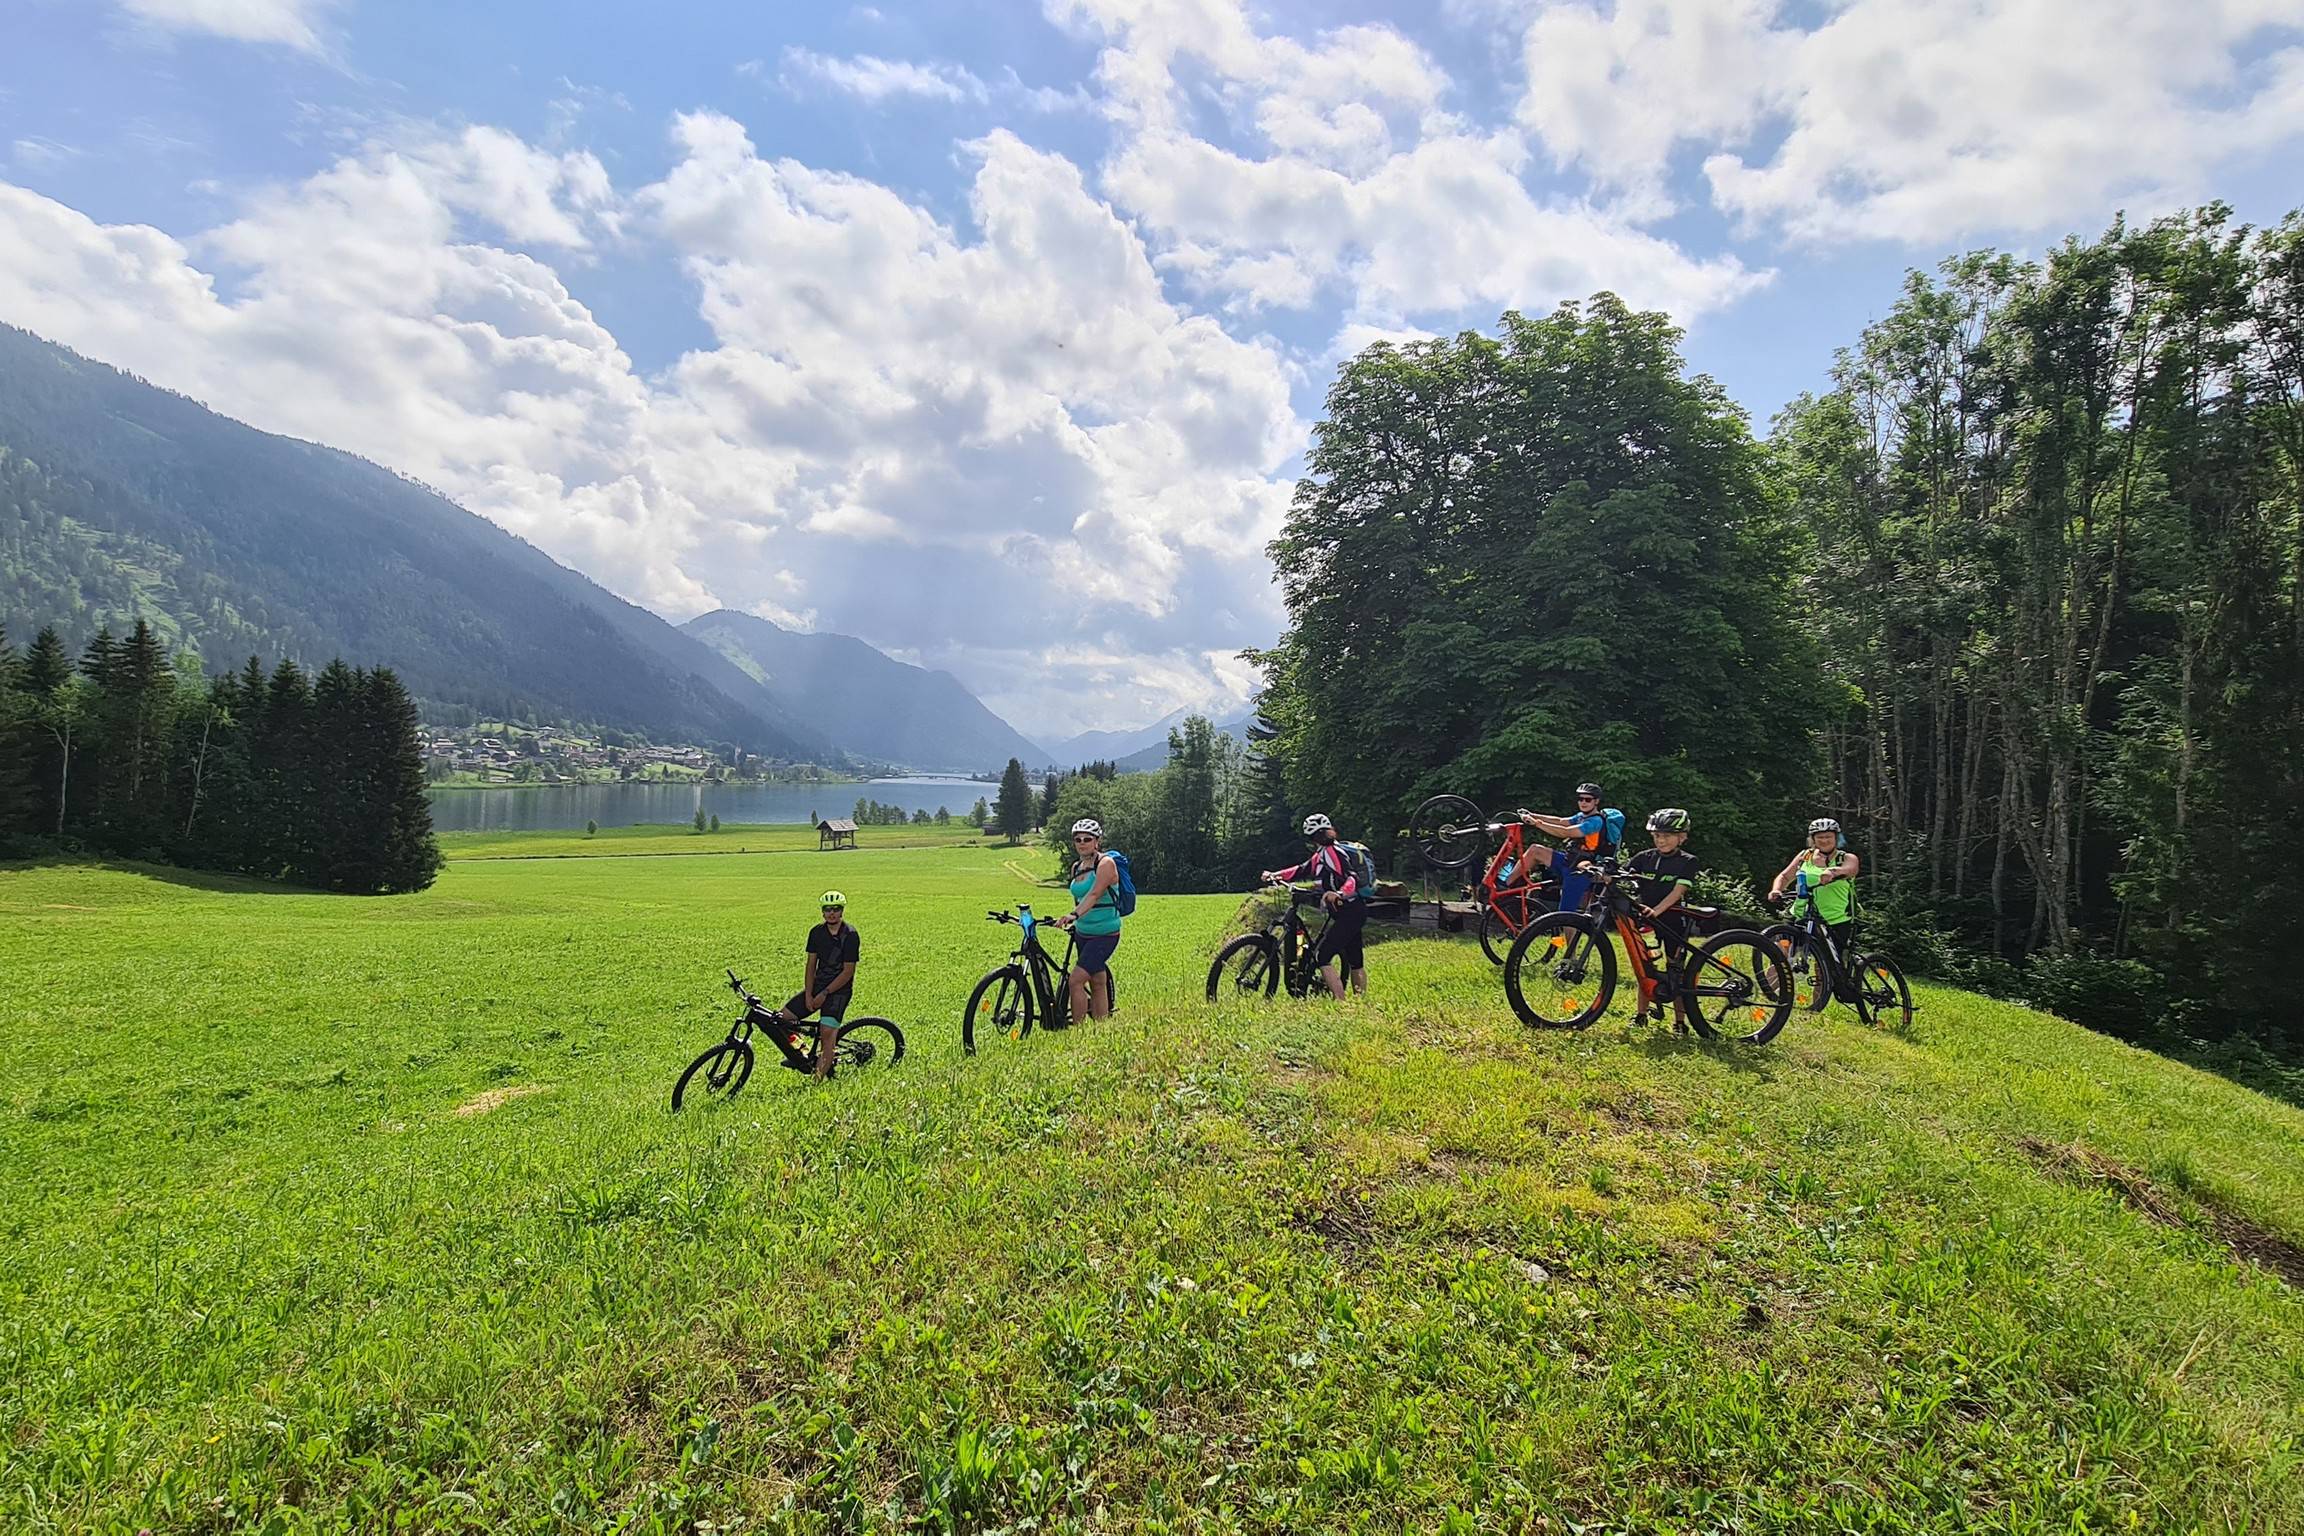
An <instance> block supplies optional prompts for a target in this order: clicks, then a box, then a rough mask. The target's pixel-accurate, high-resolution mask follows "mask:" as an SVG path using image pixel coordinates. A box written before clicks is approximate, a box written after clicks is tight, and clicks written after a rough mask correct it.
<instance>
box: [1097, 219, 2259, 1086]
mask: <svg viewBox="0 0 2304 1536" xmlns="http://www.w3.org/2000/svg"><path fill="white" fill-rule="evenodd" d="M1678 342H1679V337H1678V333H1677V332H1676V331H1675V330H1674V329H1673V328H1672V327H1671V325H1670V324H1669V322H1668V321H1667V320H1666V319H1665V318H1664V317H1662V316H1660V315H1653V314H1639V313H1635V312H1633V311H1631V310H1629V309H1627V308H1626V307H1625V306H1624V305H1622V304H1621V303H1619V302H1618V301H1617V300H1615V299H1614V298H1613V297H1610V296H1607V295H1603V296H1601V297H1599V298H1597V299H1595V300H1593V301H1591V302H1590V303H1589V304H1585V305H1571V306H1566V307H1564V308H1562V309H1561V310H1559V311H1558V312H1556V313H1554V314H1552V315H1549V316H1546V317H1543V318H1540V319H1529V318H1526V317H1523V316H1521V315H1517V314H1511V315H1506V316H1505V317H1504V319H1503V322H1502V325H1501V328H1500V333H1499V334H1497V335H1494V336H1488V335H1477V334H1467V335H1463V336H1458V337H1453V338H1440V339H1435V340H1432V341H1426V342H1418V343H1414V344H1411V345H1406V346H1393V345H1381V346H1377V347H1374V348H1371V349H1370V350H1368V351H1367V352H1364V353H1362V354H1361V355H1360V356H1359V357H1357V358H1354V359H1353V360H1351V361H1350V362H1349V363H1347V364H1346V365H1345V366H1344V368H1343V369H1342V371H1341V373H1340V374H1339V376H1338V378H1337V381H1336V383H1335V385H1334V387H1333V388H1332V390H1331V391H1330V394H1329V397H1328V409H1327V416H1326V419H1325V420H1323V421H1322V422H1321V423H1320V425H1319V426H1318V428H1317V429H1316V431H1315V439H1314V448H1313V451H1312V454H1311V460H1310V473H1309V474H1308V475H1307V477H1306V478H1305V479H1304V481H1303V482H1302V483H1301V484H1300V485H1299V487H1298V490H1297V495H1296V499H1295V501H1294V503H1293V505H1292V507H1291V509H1290V512H1289V515H1288V518H1287V521H1286V525H1285V527H1284V530H1283V532H1282V534H1281V536H1280V537H1279V538H1278V539H1277V540H1276V541H1275V543H1274V544H1273V546H1272V553H1273V556H1274V559H1275V561H1276V563H1277V565H1278V568H1279V575H1280V580H1281V583H1282V587H1283V591H1284V594H1285V597H1286V600H1287V604H1288V610H1289V615H1290V624H1289V627H1288V630H1287V632H1286V633H1285V635H1284V636H1283V637H1282V639H1281V640H1280V642H1279V643H1278V644H1277V645H1275V646H1274V647H1273V648H1272V649H1271V650H1269V651H1266V652H1263V653H1260V654H1259V656H1258V657H1257V659H1258V660H1259V661H1260V662H1261V664H1262V666H1263V669H1264V673H1265V679H1266V690H1265V693H1264V695H1263V698H1262V701H1261V706H1260V708H1261V714H1260V718H1259V721H1258V724H1257V727H1256V729H1255V731H1254V732H1252V735H1253V736H1254V737H1255V738H1256V739H1255V741H1254V742H1253V743H1252V746H1253V751H1252V752H1251V754H1250V755H1249V756H1248V758H1247V759H1246V761H1245V762H1244V763H1243V764H1242V765H1241V766H1240V767H1239V768H1238V769H1237V770H1236V775H1235V776H1236V777H1237V778H1243V779H1245V780H1246V781H1247V782H1248V784H1249V785H1250V788H1249V789H1248V790H1247V791H1246V792H1245V793H1244V794H1243V795H1242V796H1241V806H1244V807H1245V809H1241V808H1239V807H1227V806H1226V805H1224V804H1219V805H1218V807H1217V809H1216V810H1215V811H1214V812H1213V814H1212V817H1211V820H1210V823H1209V825H1210V827H1211V828H1212V829H1215V830H1214V832H1213V836H1214V839H1215V840H1216V842H1217V843H1218V844H1219V846H1221V844H1222V841H1223V839H1224V838H1226V837H1229V836H1240V837H1242V838H1243V839H1245V840H1253V839H1254V838H1258V837H1261V838H1264V839H1267V840H1272V841H1278V840H1282V839H1284V838H1285V836H1286V834H1287V833H1288V832H1290V831H1292V828H1291V827H1289V826H1288V825H1287V820H1288V817H1289V809H1290V808H1291V807H1301V806H1306V805H1319V806H1323V807H1326V808H1328V809H1330V810H1331V811H1332V812H1333V813H1334V814H1336V815H1337V816H1338V818H1339V820H1340V822H1342V823H1343V824H1344V825H1346V826H1348V827H1364V828H1367V829H1368V832H1369V836H1370V840H1371V841H1372V842H1375V843H1376V844H1378V845H1379V850H1380V852H1388V851H1389V846H1388V845H1389V844H1390V843H1391V842H1392V840H1393V837H1394V835H1395V833H1396V832H1397V830H1398V829H1399V828H1400V827H1401V826H1402V824H1403V822H1404V820H1405V817H1406V813H1407V812H1408V810H1409V809H1410V808H1411V807H1412V806H1413V805H1414V804H1415V803H1416V802H1417V801H1418V800H1419V799H1421V798H1422V797H1424V796H1425V795H1428V794H1432V793H1437V792H1442V791H1448V792H1454V793H1459V794H1465V795H1469V796H1471V797H1473V798H1474V799H1475V800H1478V801H1480V802H1481V803H1482V804H1485V805H1490V806H1498V807H1502V806H1509V805H1515V804H1523V803H1535V804H1539V805H1542V806H1545V807H1547V808H1550V807H1556V806H1558V805H1559V804H1561V803H1562V802H1563V801H1564V799H1565V796H1566V792H1567V790H1568V788H1569V786H1570V785H1571V784H1572V783H1574V782H1575V781H1576V780H1578V779H1582V778H1587V777H1591V778H1597V779H1600V780H1602V781H1603V782H1604V783H1606V784H1607V785H1608V786H1609V791H1610V797H1611V799H1612V800H1614V801H1615V802H1616V803H1618V804H1621V805H1623V806H1625V807H1627V808H1628V809H1632V810H1634V811H1638V810H1642V809H1645V808H1648V807H1652V806H1655V805H1660V804H1677V805H1685V806H1687V807H1689V808H1690V809H1691V810H1692V811H1693V812H1694V814H1695V817H1696V825H1697V828H1698V838H1697V842H1696V846H1697V848H1698V849H1699V850H1700V852H1701V854H1702V855H1703V857H1704V859H1705V862H1706V863H1707V864H1708V865H1710V866H1711V867H1713V868H1714V869H1716V870H1719V871H1722V872H1725V873H1730V874H1733V875H1735V876H1737V877H1739V878H1746V879H1749V878H1752V877H1754V876H1756V875H1758V874H1761V873H1763V872H1766V871H1768V870H1770V869H1771V868H1772V867H1774V866H1775V865H1777V864H1780V863H1781V862H1782V861H1783V859H1784V858H1785V857H1786V856H1787V854H1788V853H1789V852H1790V850H1791V849H1792V848H1793V847H1795V846H1797V844H1798V841H1799V837H1800V831H1801V828H1802V827H1803V825H1804V824H1805V822H1806V821H1807V820H1808V819H1809V817H1811V816H1813V815H1818V814H1831V815H1836V816H1838V817H1839V819H1840V820H1841V821H1842V822H1843V823H1845V824H1846V825H1847V826H1848V827H1849V830H1850V832H1851V834H1852V836H1853V838H1854V840H1855V841H1856V843H1857V844H1858V846H1860V847H1861V848H1862V849H1863V850H1864V851H1865V852H1866V853H1867V854H1868V855H1869V856H1870V858H1871V868H1872V872H1873V874H1874V876H1875V878H1874V880H1873V881H1872V882H1871V885H1870V887H1869V889H1870V890H1871V893H1872V894H1871V897H1870V905H1871V910H1872V912H1873V914H1874V916H1875V917H1876V918H1877V919H1879V920H1880V922H1881V924H1882V926H1883V927H1884V928H1891V929H1893V930H1894V931H1895V932H1896V933H1898V934H1899V935H1901V936H1902V938H1903V939H1904V940H1905V941H1906V942H1907V943H1910V944H1913V945H1915V946H1916V947H1918V948H1920V949H1924V950H1926V951H1928V954H1929V956H1930V957H1931V958H1933V959H1934V960H1935V961H1936V962H1937V963H1938V964H1939V965H1940V966H1943V967H1947V968H1953V969H1959V968H1962V967H1965V968H1966V971H1967V974H1968V976H1969V978H1970V979H1974V980H1983V981H1988V982H1989V981H1995V980H1996V981H1998V982H1999V983H2001V984H2004V985H2008V986H2010V987H2011V988H2012V989H2021V987H2022V985H2023V983H2022V981H2021V978H2022V977H2024V976H2028V975H2029V976H2047V975H2050V974H2054V975H2057V976H2061V977H2064V978H2067V979H2068V978H2070V977H2072V976H2073V975H2075V974H2084V975H2087V976H2089V977H2091V978H2092V981H2091V983H2090V985H2089V986H2084V987H2081V988H2079V989H2078V990H2079V991H2081V992H2089V991H2090V990H2091V989H2092V991H2093V993H2094V995H2095V997H2096V999H2097V1001H2098V1002H2099V1003H2102V1004H2103V1005H2104V1006H2105V1007H2106V1008H2107V1009H2108V1010H2111V1011H2118V1012H2123V1013H2124V1014H2125V1016H2126V1019H2127V1021H2128V1022H2131V1023H2137V1022H2139V1020H2140V1018H2141V1016H2142V1015H2144V1014H2158V1015H2161V1016H2163V1019H2164V1022H2172V1023H2173V1024H2174V1025H2175V1026H2176V1027H2178V1028H2180V1029H2182V1030H2184V1031H2186V1032H2187V1033H2190V1034H2193V1035H2222V1034H2226V1033H2229V1032H2231V1031H2232V1030H2234V1029H2245V1030H2249V1031H2252V1032H2255V1033H2257V1034H2259V1035H2267V1036H2271V1035H2285V1036H2292V1037H2294V1038H2295V1039H2297V1040H2298V1041H2304V1025H2300V1024H2299V1023H2298V1022H2297V1020H2296V1017H2295V1016H2294V1014H2293V1009H2292V1007H2291V1008H2289V1009H2288V1010H2287V1011H2286V1012H2285V1013H2284V1012H2283V1011H2282V1010H2283V1000H2282V996H2281V992H2282V988H2281V984H2280V981H2279V977H2280V975H2281V974H2282V972H2281V969H2280V967H2279V966H2278V965H2277V963H2276V962H2277V960H2278V958H2279V957H2280V956H2281V955H2283V954H2285V953H2288V952H2291V951H2292V950H2293V949H2294V948H2295V947H2296V946H2297V944H2298V942H2299V940H2304V866H2299V865H2298V864H2297V862H2296V861H2295V860H2294V859H2292V858H2288V857H2285V856H2284V854H2285V848H2284V844H2285V842H2286V841H2287V840H2288V838H2289V836H2290V835H2291V834H2292V833H2293V832H2294V831H2295V830H2296V829H2297V828H2299V827H2304V217H2299V216H2295V215H2292V216H2290V217H2289V218H2288V219H2287V220H2286V221H2285V222H2283V223H2282V224H2281V225H2280V226H2279V227H2277V228H2275V229H2271V230H2266V231H2252V230H2248V229H2244V228H2241V227H2238V226H2236V225H2234V224H2233V222H2232V221H2231V219H2230V216H2229V214H2228V212H2227V211H2226V210H2225V209H2223V208H2221V207H2210V208H2206V209H2202V210H2199V211H2197V212H2195V213H2191V214H2187V215H2185V216H2182V217H2178V218H2171V219H2166V220H2162V221H2158V222H2155V223H2153V224H2150V225H2148V226H2146V227H2143V228H2130V227H2128V226H2126V225H2125V224H2115V225H2114V226H2113V228H2112V229H2111V230H2109V231H2108V232H2107V233H2106V234H2105V235H2103V236H2102V237H2101V238H2099V239H2096V240H2091V241H2081V240H2073V241H2070V242H2068V243H2066V244H2065V245H2064V246H2062V247H2061V248H2059V249H2057V250H2056V251H2054V252H2053V253H2052V254H2051V255H2050V256H2049V257H2047V259H2045V260H2043V261H2040V262H2024V261H2019V260H2016V259H2014V258H2012V257H2008V256H2004V255H2000V254H1997V253H1989V252H1987V253H1980V254H1975V255H1970V256H1964V257H1961V258H1958V259H1956V260H1953V261H1949V262H1947V263H1945V264H1944V266H1943V267H1942V268H1941V269H1940V270H1939V271H1938V272H1937V273H1935V274H1933V275H1923V274H1914V275H1913V276H1912V278H1911V279H1910V281H1909V283H1908V285H1907V286H1906V289H1905V291H1904V293H1903V296H1902V299H1901V301H1900V302H1899V303H1898V304H1897V306H1896V307H1895V309H1894V311H1893V312H1892V313H1891V314H1890V315H1888V316H1887V318H1885V319H1883V320H1882V321H1881V322H1879V323H1878V324H1876V325H1874V326H1872V327H1870V328H1869V329H1868V330H1867V331H1866V332H1865V333H1864V334H1863V335H1862V336H1861V337H1860V338H1859V339H1858V340H1857V342H1856V343H1855V344H1854V345H1853V346H1852V347H1850V348H1849V349H1848V350H1847V351H1846V352H1844V353H1842V354H1841V355H1840V357H1839V360H1838V363H1837V366H1836V367H1835V368H1834V370H1833V373H1832V381H1831V382H1832V387H1831V388H1830V389H1829V390H1826V391H1824V392H1822V393H1819V394H1816V395H1813V396H1809V397H1804V398H1802V399H1800V400H1798V401H1796V402H1795V403H1794V404H1793V405H1792V406H1791V407H1789V408H1788V409H1787V410H1786V411H1785V412H1784V413H1783V415H1782V417H1781V418H1780V419H1779V420H1778V421H1777V423H1776V425H1775V429H1774V431H1773V433H1772V435H1771V437H1770V438H1769V439H1768V440H1767V441H1765V442H1762V441H1759V440H1756V439H1755V438H1754V437H1753V436H1752V434H1751V432H1750V431H1749V429H1748V426H1747V424H1746V422H1745V420H1744V418H1743V417H1742V415H1741V413H1740V412H1738V411H1737V409H1736V408H1735V407H1734V406H1732V405H1731V404H1730V403H1729V402H1728V401H1727V400H1726V398H1725V397H1724V396H1723V395H1722V393H1721V391H1720V390H1719V388H1718V387H1717V386H1716V385H1715V384H1714V383H1713V382H1712V381H1711V380H1709V379H1707V378H1704V377H1701V376H1695V377H1691V376H1690V375H1689V374H1688V373H1687V372H1686V370H1685V368H1684V366H1683V364H1682V361H1681V358H1680V356H1679V352H1678ZM1217 778H1218V781H1219V783H1220V784H1222V783H1224V782H1225V780H1224V774H1223V772H1222V771H1221V770H1219V771H1218V772H1217ZM1123 793H1135V794H1138V795H1150V794H1154V793H1155V792H1154V791H1151V790H1149V789H1146V790H1135V791H1124V792H1123ZM1157 793H1158V794H1163V795H1165V794H1174V795H1179V796H1186V797H1187V798H1191V797H1197V798H1199V799H1201V800H1203V801H1204V800H1205V793H1204V792H1203V791H1201V790H1200V789H1198V788H1195V789H1193V790H1192V791H1190V792H1189V794H1187V792H1186V791H1184V790H1182V789H1180V788H1178V789H1163V790H1160V791H1158V792H1157ZM1221 799H1222V796H1221V795H1220V796H1219V800H1220V801H1221ZM1635 824H1637V823H1635ZM1207 847H1208V839H1206V838H1203V839H1202V840H1201V841H1199V842H1197V843H1192V844H1188V845H1187V844H1179V845H1178V848H1177V852H1176V857H1177V858H1178V859H1179V867H1195V866H1196V865H1197V863H1198V862H1199V860H1200V859H1202V858H1203V857H1206V854H1207ZM2069 990H2070V989H2068V991H2069ZM2058 1000H2059V1001H2069V1002H2071V1006H2072V1007H2073V1008H2074V1011H2085V1003H2084V1000H2083V1001H2071V999H2070V998H2069V997H2067V996H2059V998H2058ZM2139 1027H2141V1025H2140V1026H2139Z"/></svg>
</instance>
